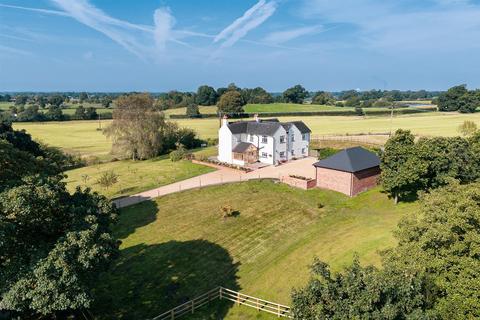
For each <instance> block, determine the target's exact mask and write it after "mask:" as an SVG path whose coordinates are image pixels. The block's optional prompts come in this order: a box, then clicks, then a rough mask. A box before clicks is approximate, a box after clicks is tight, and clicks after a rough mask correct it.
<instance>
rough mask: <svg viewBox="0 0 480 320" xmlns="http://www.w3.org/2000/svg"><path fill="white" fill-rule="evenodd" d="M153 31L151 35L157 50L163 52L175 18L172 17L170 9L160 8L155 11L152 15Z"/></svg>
mask: <svg viewBox="0 0 480 320" xmlns="http://www.w3.org/2000/svg"><path fill="white" fill-rule="evenodd" d="M153 20H154V23H155V29H154V31H153V35H154V38H155V44H156V46H157V49H159V50H164V49H165V45H166V42H167V41H168V40H169V39H170V37H171V32H172V28H173V26H174V24H175V18H174V17H173V16H172V14H171V12H170V9H168V8H161V9H157V10H155V13H154V14H153Z"/></svg>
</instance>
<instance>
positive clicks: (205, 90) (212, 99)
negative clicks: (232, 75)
mask: <svg viewBox="0 0 480 320" xmlns="http://www.w3.org/2000/svg"><path fill="white" fill-rule="evenodd" d="M217 101H218V94H217V92H216V91H215V89H214V88H212V87H210V86H207V85H204V86H200V87H199V88H198V90H197V96H196V102H197V104H199V105H201V106H213V105H215V104H216V103H217Z"/></svg>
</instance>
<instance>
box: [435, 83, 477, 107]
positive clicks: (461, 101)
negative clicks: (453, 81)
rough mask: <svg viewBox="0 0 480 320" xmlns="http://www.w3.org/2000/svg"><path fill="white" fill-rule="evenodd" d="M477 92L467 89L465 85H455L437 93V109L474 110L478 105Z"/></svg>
mask: <svg viewBox="0 0 480 320" xmlns="http://www.w3.org/2000/svg"><path fill="white" fill-rule="evenodd" d="M478 95H479V94H478V92H476V91H469V90H467V86H466V85H464V84H463V85H460V86H455V87H452V88H450V89H448V90H447V92H444V93H442V94H440V95H439V97H438V99H437V104H438V110H440V111H459V112H462V113H472V112H475V111H476V109H477V106H478V105H479V97H478Z"/></svg>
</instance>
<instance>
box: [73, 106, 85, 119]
mask: <svg viewBox="0 0 480 320" xmlns="http://www.w3.org/2000/svg"><path fill="white" fill-rule="evenodd" d="M74 116H75V118H76V119H85V108H84V107H83V106H82V105H79V106H78V107H77V109H75V114H74Z"/></svg>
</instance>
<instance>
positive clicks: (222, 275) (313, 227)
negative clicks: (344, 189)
mask: <svg viewBox="0 0 480 320" xmlns="http://www.w3.org/2000/svg"><path fill="white" fill-rule="evenodd" d="M225 205H230V206H232V208H233V209H234V210H236V211H238V212H237V213H236V214H237V216H236V217H231V218H227V219H223V218H222V217H221V213H220V208H221V207H222V206H225ZM415 211H417V204H416V203H410V204H404V203H401V204H399V205H397V206H395V205H394V204H393V202H392V201H391V200H389V199H387V197H386V195H384V194H383V193H381V192H380V191H379V190H371V191H369V192H367V193H364V194H361V195H359V196H357V197H355V198H352V199H351V198H348V197H346V196H343V195H342V194H339V193H336V192H331V191H324V190H319V189H313V190H309V191H303V190H299V189H294V188H291V187H288V186H286V185H283V184H277V183H274V182H271V181H255V182H253V181H251V182H244V183H237V184H229V185H223V186H212V187H207V188H203V189H196V190H190V191H184V192H180V193H176V194H172V195H168V196H165V197H161V198H158V199H156V201H148V202H144V203H141V204H138V205H135V206H132V207H129V208H125V209H122V211H121V215H120V221H119V223H118V225H117V226H116V227H115V235H116V236H117V237H118V238H120V239H121V240H122V245H121V255H120V258H119V259H118V261H116V262H115V264H114V266H113V268H112V269H111V270H110V272H109V273H108V274H105V275H104V276H103V277H102V279H101V280H100V281H99V287H98V291H97V293H98V295H99V299H98V301H97V303H96V305H95V306H94V308H93V310H92V311H93V313H94V314H95V315H96V317H97V318H99V319H111V318H116V319H146V318H151V317H153V316H155V315H158V314H160V313H162V312H164V311H167V310H169V309H170V308H172V307H175V306H176V305H178V304H180V303H182V302H184V301H187V300H189V299H191V298H193V297H195V296H197V295H199V294H201V293H203V292H206V291H208V290H209V289H211V288H214V287H215V286H218V285H222V286H225V287H228V288H231V289H234V290H240V291H241V292H243V293H245V294H249V295H253V296H258V297H261V298H264V299H267V300H270V301H275V302H279V303H282V304H287V305H289V304H290V292H291V289H292V287H299V286H302V285H303V284H305V282H306V281H307V280H308V278H309V265H310V264H311V263H312V259H313V257H314V256H318V257H320V258H321V259H322V260H324V261H327V262H329V263H331V265H332V267H333V269H334V270H339V269H340V268H341V267H343V266H345V265H347V264H349V263H350V262H351V261H352V258H353V255H354V253H357V254H358V255H359V256H360V260H361V262H362V263H364V264H367V263H369V264H370V263H371V264H375V265H379V262H380V258H379V255H378V250H382V249H385V248H388V247H392V246H394V245H395V240H394V238H393V236H392V231H393V230H394V229H395V227H396V225H397V223H398V221H399V220H400V219H401V218H402V217H403V216H405V215H406V214H409V213H413V212H415ZM202 310H203V311H200V312H198V313H195V314H194V315H193V316H192V318H191V319H224V318H225V319H270V318H272V317H270V316H268V315H267V314H261V313H259V314H257V312H256V311H255V310H253V309H249V308H247V307H242V306H240V307H234V308H231V309H229V306H226V305H225V303H223V304H221V303H217V304H213V305H211V306H210V307H207V308H204V309H202Z"/></svg>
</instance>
